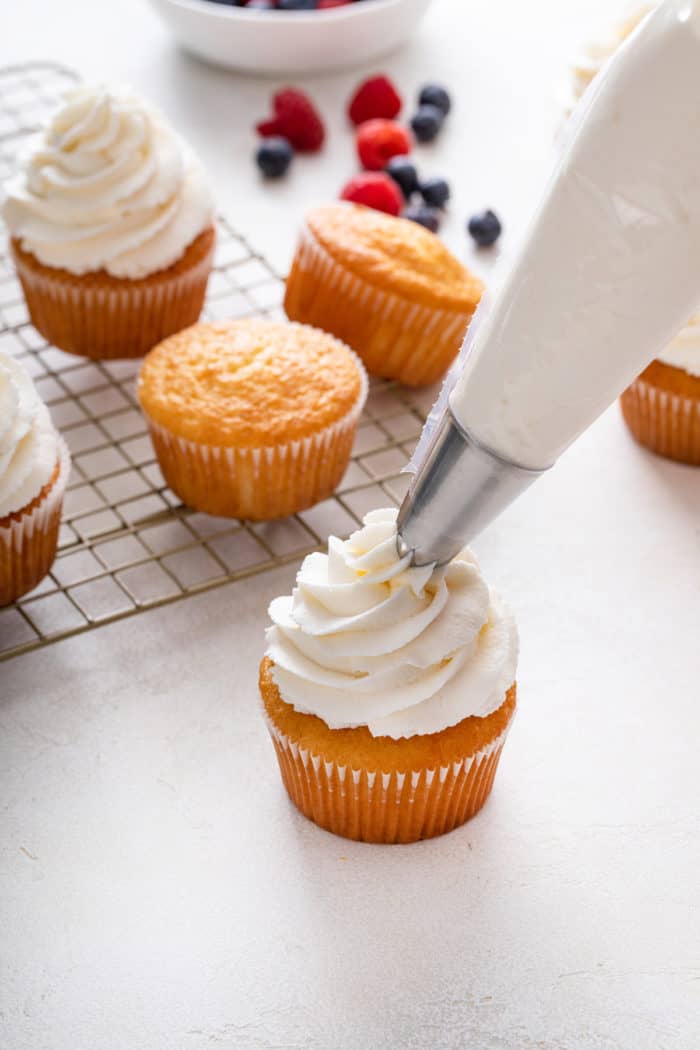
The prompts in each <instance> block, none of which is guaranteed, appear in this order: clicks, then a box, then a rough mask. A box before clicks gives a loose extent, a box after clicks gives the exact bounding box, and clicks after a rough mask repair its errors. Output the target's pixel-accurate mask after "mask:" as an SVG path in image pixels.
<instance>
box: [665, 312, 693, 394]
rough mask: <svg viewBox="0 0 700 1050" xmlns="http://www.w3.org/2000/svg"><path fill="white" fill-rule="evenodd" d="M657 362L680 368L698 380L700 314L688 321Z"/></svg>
mask: <svg viewBox="0 0 700 1050" xmlns="http://www.w3.org/2000/svg"><path fill="white" fill-rule="evenodd" d="M659 361H663V363H664V364H665V365H673V367H674V368H682V369H683V371H684V372H687V373H688V375H691V376H695V377H696V378H698V379H700V314H696V315H695V316H694V317H692V318H691V319H690V321H689V322H688V324H687V325H686V327H685V328H684V329H683V331H682V332H681V333H680V334H679V335H677V336H676V338H675V339H673V340H672V341H671V342H670V343H669V344H668V346H666V347H664V349H663V350H662V351H661V353H660V354H659Z"/></svg>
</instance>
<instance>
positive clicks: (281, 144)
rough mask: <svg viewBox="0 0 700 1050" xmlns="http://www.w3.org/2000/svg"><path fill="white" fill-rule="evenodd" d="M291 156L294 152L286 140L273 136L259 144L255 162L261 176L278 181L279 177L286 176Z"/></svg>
mask: <svg viewBox="0 0 700 1050" xmlns="http://www.w3.org/2000/svg"><path fill="white" fill-rule="evenodd" d="M293 156H294V150H293V149H292V147H291V146H290V145H289V143H288V142H287V140H286V139H283V138H280V137H279V136H274V137H272V138H269V139H265V140H264V142H261V143H260V145H259V146H258V150H257V153H256V154H255V160H256V162H257V165H258V167H259V168H260V170H261V172H262V173H263V175H267V177H268V178H270V179H278V178H279V177H280V175H286V173H287V169H288V168H289V165H290V164H291V163H292V157H293Z"/></svg>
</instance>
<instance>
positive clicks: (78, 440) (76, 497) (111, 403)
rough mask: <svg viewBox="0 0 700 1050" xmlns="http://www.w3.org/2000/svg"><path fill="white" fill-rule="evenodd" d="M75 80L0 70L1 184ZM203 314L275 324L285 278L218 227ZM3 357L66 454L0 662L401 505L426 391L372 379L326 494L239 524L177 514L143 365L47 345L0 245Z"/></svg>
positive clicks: (253, 567)
mask: <svg viewBox="0 0 700 1050" xmlns="http://www.w3.org/2000/svg"><path fill="white" fill-rule="evenodd" d="M78 79H79V78H78V77H77V75H76V74H75V73H73V72H72V71H70V70H68V69H64V68H62V67H60V66H56V65H53V64H50V63H35V64H31V65H26V66H21V67H20V66H14V67H12V68H5V69H0V182H2V181H3V180H4V179H5V178H6V177H7V176H8V175H10V174H11V173H12V171H13V170H14V168H15V165H16V162H17V155H18V153H19V152H20V151H21V150H22V149H23V148H24V146H25V145H26V140H27V138H28V136H30V135H31V134H32V133H34V132H36V130H37V129H38V128H39V127H41V125H42V124H43V123H44V121H45V119H46V117H47V114H48V113H49V112H50V111H51V110H52V109H53V108H54V107H55V106H56V105H57V103H58V102H59V101H60V98H61V95H62V94H63V92H64V91H65V90H66V89H67V88H69V87H72V86H74V85H75V83H77V82H78ZM218 236H219V240H218V248H217V257H216V265H215V269H214V272H213V273H212V276H211V279H210V282H209V290H208V295H207V303H206V308H205V311H204V314H203V316H204V317H205V318H206V319H210V320H213V319H219V318H240V317H249V316H252V315H257V316H264V317H269V318H283V317H284V314H283V312H282V309H281V301H282V294H283V289H284V285H283V281H282V279H281V277H280V276H279V275H278V274H277V273H275V271H274V270H273V268H272V267H271V266H270V264H269V263H268V262H267V261H266V260H265V259H264V258H263V257H262V256H261V255H259V254H258V253H257V252H256V251H255V250H254V249H253V248H251V246H250V245H249V244H248V243H247V242H246V241H245V240H244V238H243V237H240V236H239V235H238V234H237V233H235V232H234V230H233V229H232V228H231V227H230V225H229V224H228V222H226V220H224V219H220V220H219V224H218ZM0 350H3V351H6V352H9V353H11V354H13V355H15V356H16V357H17V359H18V360H19V361H21V363H22V364H23V365H24V366H25V367H26V368H27V369H28V370H29V372H30V373H31V375H32V376H33V378H34V381H35V383H36V386H37V389H38V391H39V393H40V395H41V396H42V398H43V399H44V400H45V401H46V403H47V404H48V405H49V408H50V410H51V414H52V416H53V419H54V422H55V423H56V425H57V427H58V428H59V429H60V430H61V432H62V434H63V436H64V437H65V439H66V441H67V443H68V446H69V448H70V450H71V454H72V457H73V469H72V473H71V478H70V482H69V487H68V491H67V493H66V498H65V502H64V508H63V523H62V526H61V531H60V539H59V553H58V556H57V558H56V561H55V562H54V565H53V568H52V570H51V573H50V574H49V575H48V576H47V577H46V578H45V579H44V580H43V581H42V582H41V583H40V584H39V586H38V587H37V588H35V590H33V591H32V592H31V593H30V594H28V595H25V596H24V597H23V598H22V599H21V600H20V601H19V602H17V603H16V604H15V605H13V606H9V607H8V608H6V609H3V610H0V661H2V660H5V659H8V658H9V657H11V656H14V655H17V654H18V653H22V652H26V651H28V650H31V649H35V648H38V647H39V646H42V645H47V644H49V643H51V642H54V641H57V640H59V639H61V638H66V637H68V636H70V635H74V634H78V633H79V632H82V631H87V630H90V629H91V628H95V627H98V626H100V625H101V624H105V623H109V622H111V621H113V620H118V619H121V618H122V617H125V616H132V615H135V614H136V613H138V612H140V611H141V610H143V609H147V608H152V607H153V606H157V605H163V604H166V603H168V602H173V601H177V600H178V599H180V598H184V597H185V596H187V595H189V594H194V593H197V592H201V591H205V590H208V589H210V588H213V587H217V586H220V585H222V584H224V583H227V582H228V581H230V580H235V579H240V578H242V577H246V576H253V575H256V574H257V573H261V572H264V571H265V570H267V569H270V568H272V567H274V566H277V565H283V564H286V563H288V562H290V561H297V560H298V559H299V558H300V557H302V556H303V555H304V554H306V553H308V552H309V551H311V550H313V549H315V548H316V547H319V546H322V545H324V544H325V542H326V540H327V538H328V535H329V534H330V533H335V534H340V535H343V534H345V533H347V532H349V531H351V530H352V529H353V528H355V527H356V525H357V524H358V522H359V521H360V519H361V517H362V515H363V514H365V513H366V512H367V511H368V510H370V509H372V508H373V507H377V506H382V505H386V504H387V503H394V504H398V503H399V502H400V501H401V499H402V497H403V495H404V492H405V489H406V485H407V478H406V476H405V475H403V476H399V472H400V471H401V468H402V467H403V466H404V464H405V462H406V459H407V457H408V456H409V455H410V453H411V451H412V448H413V444H414V443H415V440H416V438H417V436H418V434H419V433H420V430H421V427H422V425H423V420H424V418H425V414H426V413H427V412H428V410H429V409H430V406H431V405H432V403H433V401H434V399H435V391H434V390H424V391H420V392H414V391H409V390H406V389H403V388H401V387H398V386H396V385H393V384H391V383H385V382H382V381H376V380H373V381H372V382H371V385H370V395H369V399H368V403H367V407H366V410H365V412H364V414H363V417H362V419H361V422H360V426H359V428H358V434H357V440H356V442H355V447H354V451H353V456H352V461H351V463H350V466H349V468H348V471H347V473H346V475H345V477H344V479H343V481H342V483H341V484H340V486H339V488H338V490H337V492H336V493H335V495H334V496H333V497H332V498H331V499H328V500H325V501H324V502H323V503H319V504H318V505H317V506H315V507H313V508H311V509H310V510H307V511H304V512H303V513H301V514H297V515H295V516H294V517H292V518H287V519H284V520H280V521H274V522H269V523H257V524H255V523H247V522H241V521H232V520H230V519H227V518H214V517H210V516H208V515H206V514H200V513H197V512H195V511H193V510H190V509H189V508H188V507H185V506H183V505H182V504H181V503H180V502H179V500H178V498H177V497H176V496H175V495H174V494H173V493H172V492H171V491H170V490H169V489H168V488H167V486H166V485H165V482H164V480H163V477H162V475H161V473H160V470H159V468H158V464H157V462H156V461H155V457H154V455H153V450H152V446H151V443H150V439H149V437H148V435H147V432H146V427H145V424H144V420H143V417H142V416H141V413H140V411H139V408H138V403H137V400H136V396H135V378H136V374H137V371H138V368H139V362H138V361H115V362H104V363H93V362H90V361H86V360H84V359H82V358H79V357H74V356H72V355H70V354H66V353H63V352H62V351H61V350H57V349H56V348H55V347H53V346H50V345H48V344H47V343H46V341H45V340H44V339H43V337H42V336H40V335H39V333H38V332H37V331H36V329H35V328H33V327H32V325H31V324H30V323H29V319H28V316H27V311H26V308H25V306H24V301H23V299H22V294H21V289H20V286H19V282H18V281H17V279H16V277H15V275H14V270H13V267H12V263H11V261H10V259H9V257H8V254H7V246H6V243H5V242H4V241H3V242H2V243H1V244H0Z"/></svg>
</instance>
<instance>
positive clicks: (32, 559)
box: [0, 353, 70, 606]
mask: <svg viewBox="0 0 700 1050" xmlns="http://www.w3.org/2000/svg"><path fill="white" fill-rule="evenodd" d="M69 471H70V456H69V454H68V449H67V448H66V445H65V443H64V442H63V440H62V439H61V437H59V435H58V433H57V432H56V429H55V428H54V426H53V423H52V422H51V418H50V416H49V413H48V409H47V408H46V406H45V405H44V404H43V402H42V401H41V400H40V398H39V395H38V394H37V392H36V390H35V388H34V384H33V383H32V380H31V379H30V377H29V375H28V374H27V372H25V370H24V369H23V368H22V367H21V365H19V364H18V363H17V362H16V361H15V360H14V359H13V358H11V357H9V356H8V355H7V354H3V353H0V606H1V605H9V604H10V602H13V601H16V599H17V598H20V597H21V596H22V595H23V594H26V593H27V591H31V590H32V588H33V587H36V585H37V583H39V581H40V580H41V579H42V578H43V577H44V576H45V575H46V573H47V572H48V571H49V569H50V568H51V565H52V563H53V560H54V558H55V556H56V545H57V542H58V527H59V524H60V519H61V507H62V504H63V494H64V492H65V489H66V484H67V482H68V474H69Z"/></svg>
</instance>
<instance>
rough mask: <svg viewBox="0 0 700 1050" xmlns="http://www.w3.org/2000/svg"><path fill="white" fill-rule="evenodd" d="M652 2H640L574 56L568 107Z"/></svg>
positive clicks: (569, 107) (641, 17)
mask: <svg viewBox="0 0 700 1050" xmlns="http://www.w3.org/2000/svg"><path fill="white" fill-rule="evenodd" d="M653 6H654V5H653V4H642V5H640V6H638V7H636V8H635V9H634V10H631V11H630V12H628V14H627V16H626V17H625V18H623V19H622V20H621V21H619V22H618V24H617V25H616V26H614V27H613V28H612V29H611V30H609V31H608V33H607V34H606V35H605V36H601V37H599V38H598V39H597V40H593V41H591V42H590V43H589V44H587V45H586V47H585V48H584V49H583V50H582V51H581V53H580V54H579V55H577V56H576V58H575V59H574V61H573V62H572V67H571V84H570V97H569V100H568V105H567V108H568V109H573V108H574V106H575V105H576V103H577V102H578V100H579V99H580V98H581V96H582V95H583V93H584V91H585V90H586V89H587V87H588V85H589V84H590V83H591V82H592V81H593V80H594V79H595V77H596V76H597V75H598V73H600V71H601V69H602V68H603V66H604V65H605V63H606V62H607V61H608V59H609V58H611V57H612V55H614V53H615V52H616V51H617V49H618V47H620V46H621V45H622V44H623V43H624V42H625V40H626V39H627V37H628V36H630V35H631V33H633V32H634V30H635V29H636V28H637V26H638V25H639V24H640V23H641V21H642V19H644V18H646V16H647V15H648V14H649V12H650V11H651V10H652V8H653Z"/></svg>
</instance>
